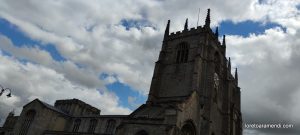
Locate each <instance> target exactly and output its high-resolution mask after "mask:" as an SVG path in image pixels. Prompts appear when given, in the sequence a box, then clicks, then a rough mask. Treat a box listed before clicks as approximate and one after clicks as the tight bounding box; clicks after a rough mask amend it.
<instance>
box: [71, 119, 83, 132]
mask: <svg viewBox="0 0 300 135" xmlns="http://www.w3.org/2000/svg"><path fill="white" fill-rule="evenodd" d="M80 123H81V120H80V119H76V120H75V121H74V127H73V130H72V131H73V132H77V131H78V129H79V126H80Z"/></svg>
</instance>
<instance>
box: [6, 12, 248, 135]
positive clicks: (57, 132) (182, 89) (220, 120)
mask: <svg viewBox="0 0 300 135" xmlns="http://www.w3.org/2000/svg"><path fill="white" fill-rule="evenodd" d="M183 28H184V29H183V30H182V31H178V32H175V33H170V31H169V29H170V20H169V21H168V23H167V26H166V29H165V33H164V37H163V42H162V47H161V51H160V53H159V57H158V60H157V62H156V63H155V67H154V73H153V78H152V82H151V86H150V91H149V96H148V99H147V101H146V103H145V104H143V105H141V106H140V107H138V108H137V109H136V110H134V111H133V112H132V113H131V114H129V115H101V110H100V109H98V108H95V107H93V106H91V105H89V104H86V103H84V102H83V101H80V100H78V99H64V100H57V101H56V102H55V104H54V105H49V104H47V103H45V102H43V101H41V100H39V99H35V100H33V101H31V102H30V103H28V104H26V105H24V107H23V110H22V112H21V114H20V116H15V115H14V114H13V113H9V114H8V116H7V118H6V121H5V123H4V125H3V127H0V135H242V132H243V129H242V114H241V92H240V87H239V86H238V73H237V69H235V73H234V75H232V74H231V62H230V58H228V59H227V58H226V41H225V35H224V36H223V39H222V42H220V41H219V39H218V37H219V34H218V28H216V31H215V32H213V31H212V29H211V28H210V10H209V9H208V11H207V16H206V19H205V24H204V25H203V26H197V27H196V28H189V27H188V20H186V22H185V25H184V27H183Z"/></svg>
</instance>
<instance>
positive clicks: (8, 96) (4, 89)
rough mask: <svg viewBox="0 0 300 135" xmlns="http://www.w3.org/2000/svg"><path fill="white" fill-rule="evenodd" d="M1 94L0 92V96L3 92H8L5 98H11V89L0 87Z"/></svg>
mask: <svg viewBox="0 0 300 135" xmlns="http://www.w3.org/2000/svg"><path fill="white" fill-rule="evenodd" d="M0 87H1V92H0V96H2V94H3V93H4V92H5V91H9V93H8V94H7V95H6V96H7V98H10V97H11V89H10V88H3V87H2V86H1V85H0Z"/></svg>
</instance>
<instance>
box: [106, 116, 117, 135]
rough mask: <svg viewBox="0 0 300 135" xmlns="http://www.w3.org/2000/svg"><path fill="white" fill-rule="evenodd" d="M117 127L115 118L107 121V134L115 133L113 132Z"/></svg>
mask: <svg viewBox="0 0 300 135" xmlns="http://www.w3.org/2000/svg"><path fill="white" fill-rule="evenodd" d="M115 127H116V121H115V120H113V119H111V120H108V121H107V123H106V130H105V133H106V134H113V132H114V130H115Z"/></svg>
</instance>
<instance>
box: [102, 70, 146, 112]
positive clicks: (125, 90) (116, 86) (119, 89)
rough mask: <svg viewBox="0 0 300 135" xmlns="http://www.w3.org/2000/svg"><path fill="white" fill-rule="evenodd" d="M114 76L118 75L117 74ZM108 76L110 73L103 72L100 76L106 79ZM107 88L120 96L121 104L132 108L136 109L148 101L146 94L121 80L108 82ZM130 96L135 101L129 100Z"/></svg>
mask: <svg viewBox="0 0 300 135" xmlns="http://www.w3.org/2000/svg"><path fill="white" fill-rule="evenodd" d="M113 76H115V77H117V76H116V75H113ZM107 77H109V75H108V74H106V73H102V74H101V75H100V76H99V78H100V79H101V80H104V79H106V78H107ZM106 88H107V89H108V90H110V91H112V92H114V93H115V94H116V95H117V96H118V97H119V100H120V101H119V104H120V105H121V106H123V107H127V108H129V109H131V110H134V109H136V108H137V107H139V106H140V105H141V104H143V103H145V102H146V98H147V97H146V96H145V95H142V94H140V93H139V92H138V91H137V90H135V89H133V88H132V87H130V86H128V85H126V84H123V83H121V82H119V81H116V82H114V83H112V84H107V85H106ZM128 98H133V102H129V101H128Z"/></svg>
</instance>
